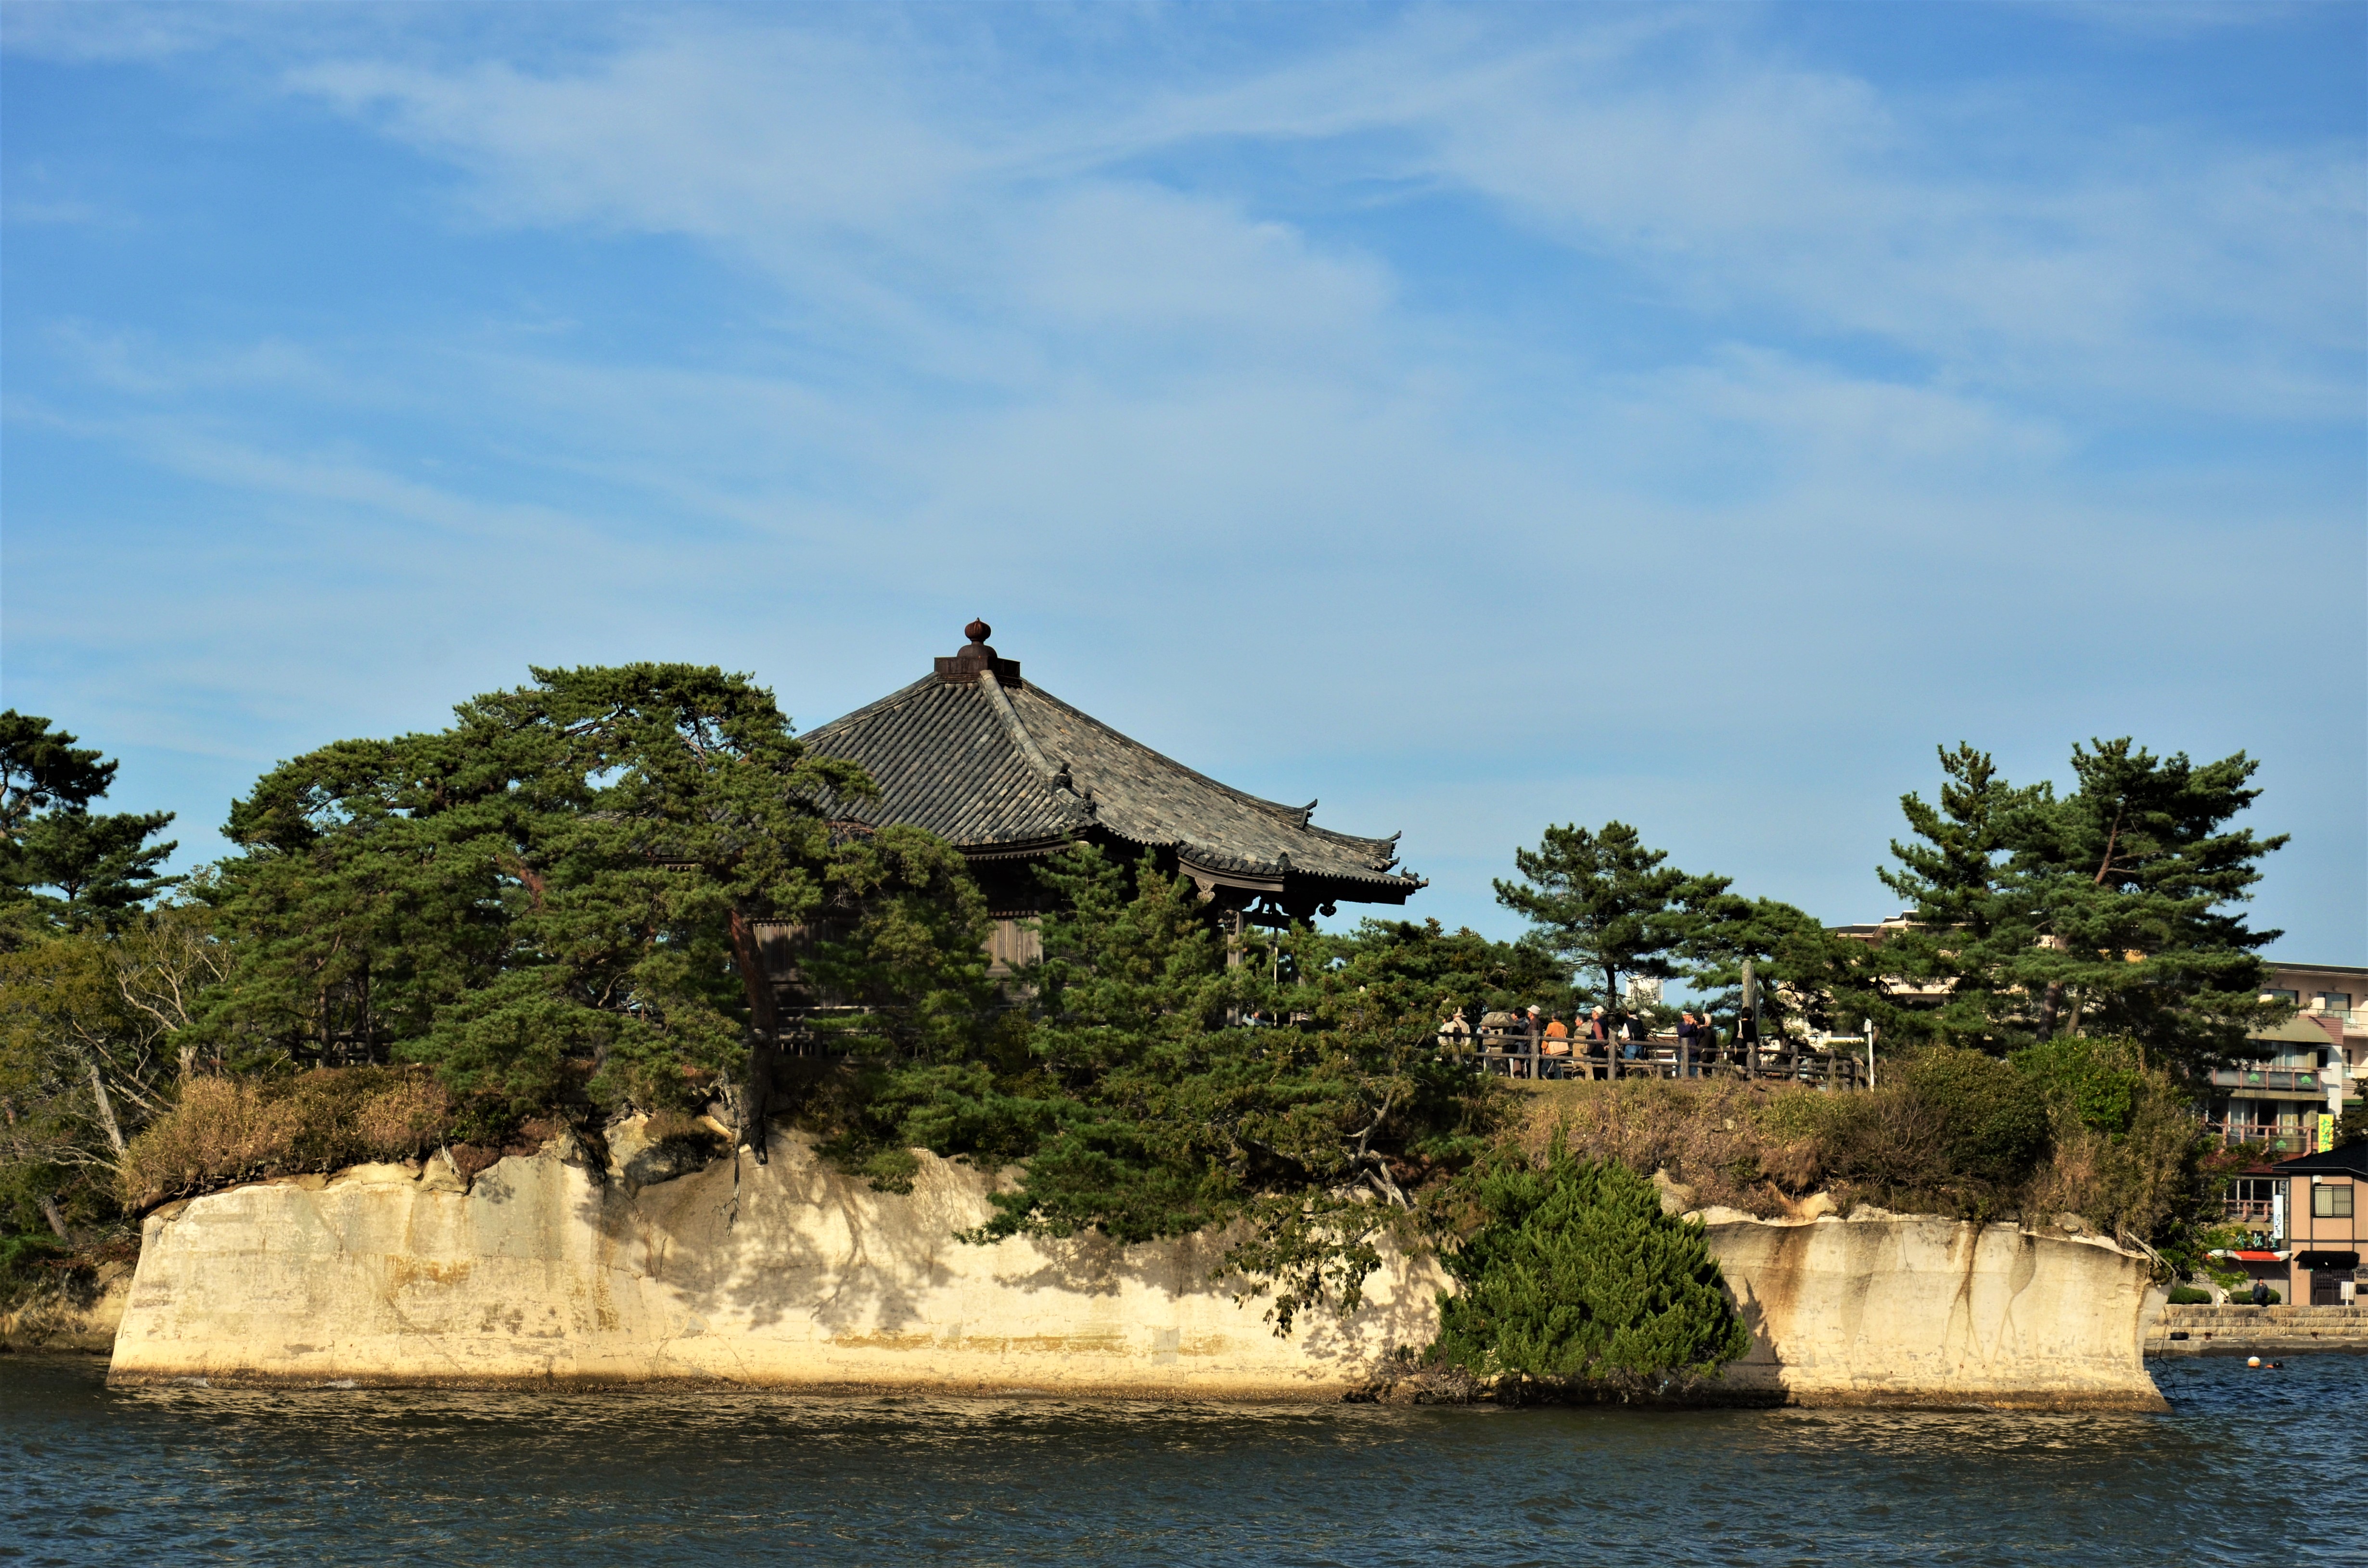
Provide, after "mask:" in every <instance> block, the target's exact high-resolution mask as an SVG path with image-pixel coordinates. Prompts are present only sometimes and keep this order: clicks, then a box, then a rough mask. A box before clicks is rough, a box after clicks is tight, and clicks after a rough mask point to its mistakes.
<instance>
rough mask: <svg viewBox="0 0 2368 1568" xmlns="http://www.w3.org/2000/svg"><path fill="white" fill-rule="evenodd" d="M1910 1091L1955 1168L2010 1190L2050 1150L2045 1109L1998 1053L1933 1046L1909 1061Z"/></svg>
mask: <svg viewBox="0 0 2368 1568" xmlns="http://www.w3.org/2000/svg"><path fill="white" fill-rule="evenodd" d="M1903 1066H1904V1067H1905V1070H1906V1072H1905V1085H1904V1086H1905V1087H1906V1088H1907V1092H1908V1093H1909V1094H1911V1095H1912V1096H1915V1097H1916V1098H1917V1099H1918V1100H1919V1101H1921V1102H1922V1104H1923V1106H1924V1108H1925V1109H1926V1110H1927V1111H1928V1112H1929V1114H1930V1116H1931V1118H1932V1120H1933V1123H1934V1125H1935V1127H1936V1129H1937V1130H1938V1132H1939V1134H1940V1138H1941V1151H1940V1152H1941V1155H1942V1157H1943V1158H1945V1159H1946V1160H1947V1162H1948V1163H1949V1165H1950V1166H1951V1167H1952V1169H1954V1170H1957V1171H1961V1172H1963V1173H1964V1174H1965V1175H1966V1176H1972V1177H1973V1178H1974V1179H1975V1180H1977V1181H1985V1182H1990V1183H1995V1184H1997V1185H1998V1186H2002V1187H2003V1186H2011V1185H2012V1184H2014V1183H2016V1182H2019V1181H2021V1180H2022V1179H2023V1177H2025V1176H2028V1175H2029V1174H2030V1173H2031V1168H2032V1165H2034V1164H2036V1163H2037V1161H2038V1160H2039V1157H2040V1156H2041V1154H2042V1153H2044V1152H2045V1150H2046V1147H2047V1108H2046V1106H2045V1105H2044V1103H2043V1102H2042V1101H2041V1100H2040V1098H2039V1096H2035V1095H2033V1094H2032V1092H2031V1085H2030V1083H2029V1082H2028V1081H2027V1080H2025V1078H2024V1077H2023V1075H2022V1074H2020V1073H2018V1072H2016V1071H2015V1070H2014V1068H2013V1067H2012V1066H2010V1065H2009V1064H2008V1063H2006V1062H2001V1061H1999V1060H1998V1058H1997V1057H1995V1056H1985V1055H1983V1054H1982V1053H1981V1052H1980V1051H1964V1050H1958V1049H1954V1048H1952V1047H1947V1046H1936V1047H1933V1048H1931V1049H1930V1050H1925V1051H1918V1052H1916V1053H1915V1054H1914V1055H1912V1056H1910V1057H1908V1058H1907V1061H1906V1062H1904V1063H1903Z"/></svg>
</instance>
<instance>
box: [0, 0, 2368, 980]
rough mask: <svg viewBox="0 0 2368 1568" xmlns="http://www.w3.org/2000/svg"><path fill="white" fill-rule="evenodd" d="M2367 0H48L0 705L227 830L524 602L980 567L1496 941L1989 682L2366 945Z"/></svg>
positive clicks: (1207, 763)
mask: <svg viewBox="0 0 2368 1568" xmlns="http://www.w3.org/2000/svg"><path fill="white" fill-rule="evenodd" d="M2363 18H2368V8H2363V7H2362V6H2357V5H2345V6H2244V7H2239V8H2220V7H2215V6H2187V5H2177V4H2165V5H2155V6H2108V5H2068V4H2067V5H2055V6H2000V7H1985V6H1970V5H1948V6H1940V5H1933V6H1866V5H1853V6H1796V7H1782V6H1779V7H1764V8H1763V7H1754V6H1711V7H1703V8H1692V7H1683V6H1662V7H1650V8H1622V7H1614V6H1585V7H1553V6H1518V7H1508V8H1504V9H1490V8H1486V7H1479V6H1452V7H1446V6H1441V7H1429V6H1414V7H1360V6H1338V5H1328V6H1111V5H1098V6H1039V7H1029V6H954V7H942V8H929V7H915V8H895V7H885V6H860V7H836V8H821V9H801V8H794V7H787V6H768V7H764V8H761V9H756V8H746V9H734V8H723V7H719V8H712V9H697V8H675V7H666V8H658V7H644V8H632V9H622V10H605V9H600V8H597V7H592V6H480V7H472V6H374V7H367V8H357V9H345V8H338V7H334V6H285V7H266V6H222V7H209V6H171V7H165V8H159V9H147V8H123V7H114V6H99V5H77V6H64V7H51V6H32V5H14V4H12V5H6V6H0V95H4V96H0V117H5V119H0V132H5V139H4V140H0V160H5V162H0V177H4V178H5V190H4V191H0V197H4V198H5V208H0V221H5V230H0V268H5V273H4V274H0V282H5V292H0V333H5V337H0V392H4V393H5V425H0V438H4V439H5V450H0V458H5V465H4V466H0V569H4V570H0V614H5V620H0V701H5V702H6V704H8V705H12V706H15V707H17V708H20V709H24V710H30V711H34V712H39V713H43V714H48V715H50V716H51V717H53V718H56V719H57V720H59V721H60V722H63V723H65V724H67V725H68V726H69V727H71V728H73V729H74V730H76V731H77V732H79V733H82V734H84V735H85V737H86V738H87V739H88V740H90V741H92V742H95V743H96V744H100V745H102V746H104V747H106V748H107V749H108V751H109V752H111V753H113V754H115V755H119V756H121V757H122V758H123V759H124V766H123V770H122V773H121V776H120V780H119V785H118V789H117V791H116V797H115V802H116V803H117V804H118V805H119V806H120V807H121V808H124V809H129V808H131V807H133V806H139V807H143V808H146V807H154V806H164V807H169V808H171V809H173V810H176V811H177V812H180V813H181V821H180V824H178V825H179V832H180V836H181V838H182V840H183V842H184V845H185V853H184V857H183V858H184V860H185V861H186V860H188V859H192V858H206V857H209V856H211V855H213V854H216V853H219V852H220V849H221V842H220V840H219V839H218V838H216V837H215V836H214V835H213V829H214V827H215V826H216V825H217V824H220V823H221V822H222V818H223V816H224V814H225V812H226V808H227V804H228V802H229V801H230V800H231V798H232V797H233V796H234V795H236V794H238V793H240V792H242V791H243V790H245V787H246V786H247V784H248V783H249V782H250V781H251V780H252V779H253V778H255V777H256V774H258V773H259V772H260V771H262V770H263V769H264V768H266V767H269V766H270V765H271V764H272V763H273V762H274V761H276V760H278V759H279V758H282V757H285V756H291V755H294V754H295V753H297V752H300V751H302V750H305V749H309V748H310V747H313V746H314V745H317V744H322V743H324V742H326V741H329V740H332V739H335V738H338V737H342V736H347V735H359V734H380V733H393V732H396V731H400V730H404V729H411V728H420V727H431V726H435V725H438V724H439V723H440V722H443V720H444V718H445V716H446V715H447V713H448V710H449V709H450V706H451V704H452V703H454V702H456V701H458V700H460V699H463V698H465V697H467V696H469V695H470V694H472V693H474V692H477V691H481V690H485V689H489V688H492V687H499V686H504V685H508V684H512V683H515V682H516V681H518V680H519V679H521V678H523V676H524V672H525V669H526V666H527V665H529V664H530V663H531V664H543V665H554V664H575V663H596V662H614V661H621V660H626V659H636V658H669V659H688V660H695V661H699V662H702V663H714V664H720V665H724V666H726V667H728V668H733V669H743V670H749V671H753V672H754V673H756V674H757V676H759V677H761V678H762V679H763V680H764V681H765V682H767V683H768V684H769V685H770V686H771V687H773V688H774V689H775V691H776V692H777V693H778V694H779V696H780V700H781V703H782V706H783V707H784V708H785V709H786V710H788V711H789V712H790V713H791V714H792V715H793V717H794V718H795V719H796V720H797V721H798V722H799V723H800V724H801V725H802V726H811V725H814V724H816V723H819V722H823V721H825V720H826V719H829V718H831V717H833V716H835V715H837V713H840V712H842V711H844V710H848V709H849V708H852V707H854V706H857V705H858V704H860V703H861V702H864V701H867V700H869V699H871V698H873V697H876V696H878V695H881V694H882V693H883V692H885V691H888V690H890V689H892V688H893V687H896V686H899V685H901V684H903V683H905V681H907V680H910V679H912V678H914V677H916V676H918V675H920V674H922V673H924V672H926V671H927V670H928V667H929V665H928V661H929V659H930V658H931V657H932V656H933V655H936V654H939V653H950V652H951V651H952V650H953V648H954V647H955V646H956V645H957V644H958V643H959V642H960V632H959V630H958V629H959V628H960V626H961V625H962V622H963V621H965V620H967V619H970V617H971V616H973V615H974V614H978V615H984V616H985V617H986V619H989V620H990V621H992V622H994V623H995V625H996V644H997V646H998V647H999V648H1000V650H1001V651H1002V652H1003V653H1005V654H1006V655H1008V656H1010V657H1016V658H1019V659H1020V660H1021V661H1022V662H1023V664H1024V665H1025V666H1026V669H1027V672H1028V674H1029V676H1030V678H1033V679H1037V680H1041V681H1042V683H1043V684H1044V685H1045V686H1046V687H1048V688H1049V689H1051V690H1053V691H1054V692H1056V693H1058V694H1059V695H1060V696H1062V697H1063V698H1064V699H1068V700H1069V701H1072V702H1074V703H1076V704H1078V705H1079V706H1081V707H1084V708H1085V709H1087V710H1088V711H1090V712H1093V713H1095V714H1097V715H1099V717H1101V718H1103V719H1104V720H1105V721H1107V722H1111V723H1114V724H1116V725H1118V726H1119V727H1121V728H1122V729H1125V730H1127V731H1129V732H1130V733H1133V734H1135V735H1136V736H1138V737H1139V738H1141V739H1143V740H1145V741H1147V742H1150V743H1152V744H1156V745H1158V746H1160V747H1161V748H1162V749H1164V750H1167V751H1168V752H1170V753H1171V754H1173V755H1175V756H1179V757H1182V758H1184V759H1185V760H1187V761H1189V762H1191V763H1192V764H1194V765H1195V766H1198V767H1202V768H1204V769H1205V770H1207V771H1209V772H1212V773H1214V774H1216V775H1217V776H1219V777H1221V778H1225V779H1226V780H1228V781H1229V782H1233V783H1235V784H1238V785H1240V786H1242V787H1244V788H1247V789H1252V790H1258V791H1259V792H1260V793H1264V794H1268V795H1271V796H1273V797H1276V798H1279V799H1282V800H1287V801H1294V802H1296V801H1304V800H1306V799H1308V798H1309V797H1311V796H1320V797H1321V798H1322V801H1323V804H1322V806H1321V808H1320V809H1319V811H1318V812H1317V817H1316V820H1317V821H1318V822H1319V823H1322V824H1327V825H1331V826H1336V827H1339V828H1343V829H1347V830H1350V831H1357V832H1367V833H1376V834H1379V833H1386V832H1389V831H1391V830H1393V829H1400V828H1402V829H1404V830H1405V833H1406V838H1405V851H1406V860H1407V863H1408V864H1409V865H1411V866H1412V867H1413V868H1414V869H1417V870H1419V871H1422V872H1424V873H1426V874H1428V875H1429V876H1430V877H1431V878H1432V880H1433V886H1432V887H1431V888H1430V889H1429V891H1427V892H1424V893H1422V894H1421V895H1419V896H1418V898H1417V901H1416V902H1415V903H1414V904H1413V905H1412V906H1411V909H1412V911H1413V912H1415V913H1422V912H1428V913H1430V914H1434V915H1439V916H1440V918H1442V919H1444V920H1446V921H1448V922H1449V923H1451V924H1454V923H1463V922H1468V923H1471V924H1474V925H1476V926H1480V927H1481V928H1482V929H1484V930H1489V931H1492V932H1496V933H1500V934H1509V933H1510V931H1511V929H1512V924H1511V923H1510V922H1509V921H1508V919H1507V918H1506V917H1505V915H1503V914H1502V913H1501V912H1500V911H1497V909H1496V908H1495V907H1494V906H1493V903H1492V901H1491V899H1490V896H1489V892H1488V880H1489V878H1490V877H1491V876H1493V875H1501V874H1505V873H1506V872H1507V871H1508V867H1509V860H1510V853H1511V849H1512V847H1513V846H1515V845H1516V844H1518V843H1526V842H1534V840H1535V839H1536V837H1537V835H1538V832H1539V829H1540V828H1541V827H1542V826H1543V824H1545V823H1547V822H1549V821H1557V822H1559V821H1577V822H1581V823H1586V824H1601V823H1602V822H1604V821H1606V820H1607V819H1610V818H1613V817H1618V818H1621V819H1623V820H1626V821H1629V822H1633V823H1634V824H1638V825H1639V826H1640V827H1641V828H1642V829H1643V830H1644V832H1645V835H1646V837H1647V839H1648V841H1649V842H1652V843H1655V844H1657V845H1659V846H1663V847H1666V848H1667V849H1668V850H1669V851H1670V852H1671V856H1672V858H1673V859H1674V860H1675V861H1676V862H1677V863H1679V864H1680V865H1682V866H1684V867H1686V868H1688V869H1696V870H1721V871H1725V872H1726V873H1728V874H1730V875H1733V876H1735V877H1736V879H1737V881H1738V885H1739V886H1740V887H1741V888H1742V889H1743V890H1744V891H1747V892H1754V893H1764V894H1769V895H1772V896H1777V897H1782V898H1786V899H1789V900H1791V901H1793V902H1794V903H1799V904H1801V905H1803V906H1804V907H1806V908H1808V909H1810V910H1812V911H1814V912H1816V913H1817V914H1818V915H1822V916H1824V917H1826V918H1827V919H1829V920H1834V921H1845V920H1867V919H1873V918H1877V917H1880V916H1882V915H1885V914H1887V913H1890V912H1891V910H1892V909H1893V907H1894V905H1893V904H1892V903H1891V901H1890V898H1889V895H1888V894H1887V893H1886V892H1884V890H1883V889H1882V887H1881V886H1880V885H1879V884H1878V883H1877V882H1876V881H1875V878H1874V875H1873V870H1874V867H1875V866H1876V865H1877V864H1878V863H1879V862H1881V861H1882V860H1883V858H1884V846H1885V844H1886V842H1887V841H1888V840H1889V839H1890V838H1891V837H1892V836H1893V835H1894V834H1895V833H1896V831H1897V824H1898V820H1899V818H1898V810H1897V803H1896V802H1897V799H1898V796H1899V795H1900V794H1901V793H1902V792H1903V791H1905V790H1926V791H1928V792H1929V791H1930V790H1931V788H1932V787H1933V782H1934V779H1935V778H1936V766H1935V763H1934V760H1933V748H1934V747H1935V746H1936V745H1940V744H1954V743H1955V742H1957V741H1959V740H1970V741H1973V742H1975V744H1979V745H1982V746H1984V747H1986V748H1988V749H1989V750H1991V751H1993V752H1994V753H1996V754H1997V756H1998V758H1999V759H2000V762H2001V764H2002V766H2003V767H2005V768H2006V770H2007V771H2008V772H2009V776H2011V777H2013V778H2017V779H2019V780H2020V779H2032V778H2042V777H2053V778H2057V779H2059V780H2062V779H2064V778H2066V775H2067V768H2066V756H2067V754H2068V752H2069V749H2070V747H2071V744H2072V743H2073V742H2074V741H2076V740H2081V739H2085V738H2087V737H2089V736H2099V735H2101V736H2112V735H2119V734H2124V733H2129V734H2135V736H2137V737H2138V738H2139V739H2140V740H2141V741H2142V742H2144V743H2145V744H2148V745H2150V746H2152V747H2153V748H2155V749H2156V750H2157V751H2172V750H2184V751H2187V752H2189V753H2190V754H2191V755H2193V756H2199V757H2202V756H2225V755H2226V754H2227V753H2229V752H2232V751H2236V750H2237V749H2239V748H2242V749H2244V750H2246V751H2247V752H2248V753H2250V754H2251V755H2253V756H2257V757H2259V758H2260V761H2261V771H2260V783H2261V784H2262V785H2263V786H2264V787H2265V789H2266V790H2267V793H2266V795H2265V796H2264V798H2263V800H2262V801H2261V802H2260V806H2259V807H2257V808H2256V810H2255V812H2254V813H2253V818H2254V820H2255V822H2256V824H2257V825H2259V826H2260V827H2261V828H2262V829H2263V830H2265V831H2285V832H2291V833H2292V834H2293V835H2294V843H2293V844H2292V846H2290V847H2288V848H2287V849H2286V850H2284V851H2283V852H2282V853H2281V854H2279V855H2277V856H2275V857H2273V858H2272V861H2271V869H2270V874H2269V877H2268V879H2267V881H2265V883H2264V885H2263V888H2262V890H2261V895H2260V900H2259V902H2258V904H2257V908H2256V918H2257V921H2258V922H2259V923H2260V924H2263V925H2269V926H2281V927H2283V928H2284V929H2286V930H2287V931H2288V932H2289V935H2288V937H2286V938H2285V939H2284V940H2283V942H2281V943H2280V944H2279V945H2278V947H2277V948H2276V949H2273V950H2274V951H2276V952H2278V953H2280V954H2283V955H2285V956H2288V957H2293V958H2302V959H2315V960H2320V961H2336V962H2351V963H2358V962H2362V961H2368V616H2364V615H2363V611H2368V442H2364V441H2363V435H2368V362H2363V358H2362V352H2363V341H2364V340H2368V283H2363V279H2368V216H2364V215H2363V210H2364V208H2363V189H2368V151H2364V150H2363V127H2368V64H2363V62H2368V21H2363Z"/></svg>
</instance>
